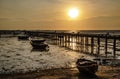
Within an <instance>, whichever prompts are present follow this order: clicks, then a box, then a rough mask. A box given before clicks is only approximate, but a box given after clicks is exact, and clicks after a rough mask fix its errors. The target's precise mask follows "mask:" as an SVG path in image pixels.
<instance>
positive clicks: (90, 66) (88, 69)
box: [76, 59, 98, 74]
mask: <svg viewBox="0 0 120 79" xmlns="http://www.w3.org/2000/svg"><path fill="white" fill-rule="evenodd" d="M76 65H77V68H78V70H79V72H80V73H84V74H95V72H96V71H97V70H98V64H97V62H94V61H91V60H87V59H78V60H77V62H76Z"/></svg>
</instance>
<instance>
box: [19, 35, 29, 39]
mask: <svg viewBox="0 0 120 79" xmlns="http://www.w3.org/2000/svg"><path fill="white" fill-rule="evenodd" d="M28 38H29V36H28V35H19V36H18V39H19V40H28Z"/></svg>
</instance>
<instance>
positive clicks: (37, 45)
mask: <svg viewBox="0 0 120 79" xmlns="http://www.w3.org/2000/svg"><path fill="white" fill-rule="evenodd" d="M44 42H45V40H44V39H32V40H31V42H30V43H31V45H32V47H33V49H40V50H46V49H48V48H49V46H48V45H47V44H45V43H44Z"/></svg>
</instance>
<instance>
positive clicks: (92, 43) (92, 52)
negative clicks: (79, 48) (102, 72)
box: [91, 37, 94, 54]
mask: <svg viewBox="0 0 120 79" xmlns="http://www.w3.org/2000/svg"><path fill="white" fill-rule="evenodd" d="M91 54H94V37H91Z"/></svg>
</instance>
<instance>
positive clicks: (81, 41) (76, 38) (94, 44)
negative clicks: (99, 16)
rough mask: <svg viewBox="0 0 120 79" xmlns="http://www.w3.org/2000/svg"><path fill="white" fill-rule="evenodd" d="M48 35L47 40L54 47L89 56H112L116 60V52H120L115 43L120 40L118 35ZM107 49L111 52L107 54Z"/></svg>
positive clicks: (55, 33)
mask: <svg viewBox="0 0 120 79" xmlns="http://www.w3.org/2000/svg"><path fill="white" fill-rule="evenodd" d="M48 35H50V36H51V37H50V38H49V39H51V41H53V44H55V45H58V46H61V47H65V48H68V49H71V50H74V51H78V52H81V53H86V54H90V55H96V56H104V57H108V56H109V54H112V57H113V58H116V52H117V51H120V49H119V48H117V47H116V46H117V43H116V41H119V40H120V35H110V34H85V33H57V32H54V33H48ZM109 40H110V41H109ZM103 43H104V44H103ZM109 43H110V44H112V45H109ZM109 47H110V48H111V49H112V51H111V52H109V49H108V48H109ZM101 50H103V51H102V52H103V53H101Z"/></svg>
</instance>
